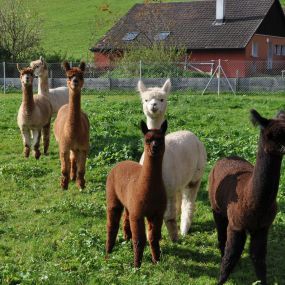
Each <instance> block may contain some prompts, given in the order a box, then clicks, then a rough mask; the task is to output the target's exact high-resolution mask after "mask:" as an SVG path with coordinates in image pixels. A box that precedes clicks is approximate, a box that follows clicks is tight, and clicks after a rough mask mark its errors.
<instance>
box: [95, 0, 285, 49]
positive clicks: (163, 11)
mask: <svg viewBox="0 0 285 285" xmlns="http://www.w3.org/2000/svg"><path fill="white" fill-rule="evenodd" d="M225 2H226V7H225V23H224V24H222V25H215V24H214V23H215V17H216V0H205V1H192V2H172V3H151V4H136V5H134V6H133V7H132V8H131V9H130V10H129V12H128V13H127V14H126V15H125V16H124V17H123V18H121V19H120V20H119V21H118V23H117V24H115V25H114V26H113V27H112V28H111V30H109V31H108V32H107V34H106V35H105V36H104V37H103V38H102V39H101V40H100V41H99V42H98V43H97V44H96V46H95V47H93V48H92V49H91V50H92V51H99V50H112V49H126V48H128V46H129V45H130V44H134V43H136V44H140V45H149V44H150V43H151V42H153V39H154V38H155V36H156V35H157V34H158V33H159V32H170V34H169V36H168V37H167V38H166V39H164V44H165V46H173V43H175V44H176V46H183V47H185V48H187V49H241V48H245V47H246V45H247V43H248V42H249V41H250V39H251V38H252V36H253V35H254V33H255V32H256V31H257V29H258V27H259V26H260V25H261V23H262V21H263V20H264V18H265V16H266V15H267V14H268V12H269V10H270V8H271V7H272V5H273V3H274V2H275V0H258V1H256V0H239V1H237V0H226V1H225ZM276 2H278V5H279V6H280V3H279V1H278V0H277V1H276ZM280 8H281V6H280ZM280 10H281V9H280ZM283 16H284V15H283ZM128 32H129V33H131V32H139V34H138V35H137V36H136V37H135V39H133V40H130V41H123V40H122V39H123V37H124V36H126V33H128Z"/></svg>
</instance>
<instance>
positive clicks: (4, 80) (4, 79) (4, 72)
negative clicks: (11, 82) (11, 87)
mask: <svg viewBox="0 0 285 285" xmlns="http://www.w3.org/2000/svg"><path fill="white" fill-rule="evenodd" d="M3 90H4V94H6V64H5V61H3Z"/></svg>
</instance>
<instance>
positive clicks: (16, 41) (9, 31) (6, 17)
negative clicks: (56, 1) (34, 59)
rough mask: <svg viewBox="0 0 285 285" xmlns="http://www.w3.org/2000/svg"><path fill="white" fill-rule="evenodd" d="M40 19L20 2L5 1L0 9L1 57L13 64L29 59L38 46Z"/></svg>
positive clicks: (17, 0)
mask: <svg viewBox="0 0 285 285" xmlns="http://www.w3.org/2000/svg"><path fill="white" fill-rule="evenodd" d="M40 27H41V25H40V19H39V17H38V15H37V14H35V13H32V12H31V11H30V10H28V9H27V8H26V7H25V6H24V5H23V3H22V1H21V0H5V1H3V3H2V5H1V7H0V31H1V33H0V51H1V57H5V58H3V59H5V60H12V61H13V62H15V61H18V60H23V59H27V58H30V55H31V54H33V53H35V51H36V50H37V49H39V46H40Z"/></svg>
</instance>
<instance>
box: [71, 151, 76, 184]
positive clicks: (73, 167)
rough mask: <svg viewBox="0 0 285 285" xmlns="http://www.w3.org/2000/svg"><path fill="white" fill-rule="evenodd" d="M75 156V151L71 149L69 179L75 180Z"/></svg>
mask: <svg viewBox="0 0 285 285" xmlns="http://www.w3.org/2000/svg"><path fill="white" fill-rule="evenodd" d="M76 157H77V152H75V151H72V150H71V151H70V180H72V181H75V180H76V172H77V166H76Z"/></svg>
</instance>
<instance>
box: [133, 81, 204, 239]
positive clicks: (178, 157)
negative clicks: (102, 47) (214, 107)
mask: <svg viewBox="0 0 285 285" xmlns="http://www.w3.org/2000/svg"><path fill="white" fill-rule="evenodd" d="M170 89H171V82H170V80H169V79H168V80H167V81H166V82H165V83H164V85H163V87H162V88H159V87H152V88H146V87H145V85H144V84H143V82H142V81H141V80H140V81H139V82H138V90H139V92H140V96H141V100H142V104H143V111H144V114H145V115H146V117H147V126H148V128H149V129H159V128H160V127H161V124H162V122H163V121H164V119H165V118H164V115H165V112H166V107H167V97H168V94H169V92H170ZM143 159H144V154H143V155H142V157H141V160H140V164H142V163H143ZM206 162H207V154H206V150H205V147H204V145H203V143H202V142H201V141H200V140H199V139H198V138H197V137H196V136H195V135H194V134H193V133H191V132H189V131H177V132H173V133H170V134H168V135H167V136H166V137H165V153H164V157H163V165H162V177H163V181H164V184H165V189H166V194H167V208H166V211H165V214H164V221H165V224H166V227H167V230H168V233H169V236H170V238H171V240H172V241H176V240H177V239H178V227H177V221H176V216H177V214H179V212H180V209H181V223H180V231H181V234H182V235H186V234H187V232H188V231H189V228H190V226H191V223H192V218H193V213H194V210H195V200H196V196H197V192H198V190H199V187H200V184H201V180H202V176H203V173H204V168H205V165H206Z"/></svg>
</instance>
